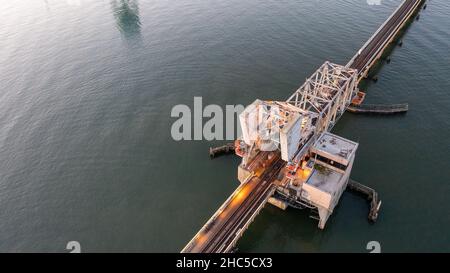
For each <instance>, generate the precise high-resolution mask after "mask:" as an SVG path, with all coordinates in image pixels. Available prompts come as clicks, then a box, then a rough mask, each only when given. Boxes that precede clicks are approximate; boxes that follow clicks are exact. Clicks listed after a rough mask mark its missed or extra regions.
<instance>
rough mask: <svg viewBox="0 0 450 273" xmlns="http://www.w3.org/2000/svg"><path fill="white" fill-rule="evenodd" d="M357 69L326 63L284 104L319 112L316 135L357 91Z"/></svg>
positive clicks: (326, 129)
mask: <svg viewBox="0 0 450 273" xmlns="http://www.w3.org/2000/svg"><path fill="white" fill-rule="evenodd" d="M357 78H358V71H357V70H356V69H352V68H348V67H345V66H342V65H338V64H334V63H330V62H328V61H327V62H325V63H324V64H323V65H322V66H321V67H320V68H319V69H317V70H316V72H314V74H312V76H311V77H309V78H308V79H306V82H305V83H304V84H303V85H302V86H300V88H299V89H297V91H295V93H294V94H292V95H291V96H290V97H289V99H287V101H286V102H287V103H289V104H292V105H294V106H296V107H298V108H300V109H302V110H305V111H310V112H314V113H316V114H318V118H317V120H316V121H315V122H314V124H313V125H315V127H316V134H315V135H316V136H317V135H319V134H320V133H322V132H324V131H329V130H331V128H333V126H334V124H336V122H337V121H338V119H339V118H340V117H341V116H342V114H343V113H344V112H345V109H346V108H347V106H348V105H349V104H350V102H351V100H352V98H353V97H354V96H355V95H356V93H357V91H358V90H357V89H358V87H357V85H358V81H357Z"/></svg>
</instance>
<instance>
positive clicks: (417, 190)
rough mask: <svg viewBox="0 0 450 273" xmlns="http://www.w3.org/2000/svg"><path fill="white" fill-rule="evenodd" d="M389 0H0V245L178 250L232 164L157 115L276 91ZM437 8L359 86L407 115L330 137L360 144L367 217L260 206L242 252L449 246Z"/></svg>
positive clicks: (341, 127) (340, 50)
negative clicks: (326, 216)
mask: <svg viewBox="0 0 450 273" xmlns="http://www.w3.org/2000/svg"><path fill="white" fill-rule="evenodd" d="M127 2H129V4H128V5H127V4H126V3H127ZM400 2H401V1H399V0H397V1H387V0H385V1H382V5H380V6H369V5H368V4H367V3H366V1H364V0H345V1H334V0H322V1H317V0H304V1H257V0H248V1H237V0H229V1H216V0H211V1H206V0H203V1H198V0H190V1H185V0H182V1H168V0H158V1H144V0H140V1H138V0H134V1H133V0H130V1H124V0H111V1H93V0H79V1H57V0H42V1H37V0H36V1H25V0H22V1H20V0H16V1H2V3H1V6H2V9H1V10H0V17H1V18H2V20H1V21H2V22H1V24H0V251H2V252H30V251H33V252H34V251H56V252H65V251H66V250H65V247H66V244H67V242H68V241H72V240H75V241H79V242H80V244H81V248H82V251H85V252H90V251H107V252H109V251H119V252H125V251H131V252H137V251H145V252H177V251H179V250H180V249H181V248H182V247H183V246H184V245H185V244H186V243H187V242H188V241H189V240H190V239H191V237H192V236H193V235H194V234H195V233H196V232H197V230H198V229H199V228H200V227H201V226H202V225H203V224H204V222H205V221H206V220H207V219H208V218H209V217H210V216H211V215H212V213H214V211H215V210H216V209H217V208H218V207H219V206H220V204H221V203H222V202H223V201H224V200H225V199H226V198H227V197H228V195H229V194H230V193H231V192H232V191H233V190H234V188H235V187H236V186H237V185H238V181H237V179H236V167H237V165H238V163H239V161H238V159H237V158H235V157H232V156H231V157H222V158H219V159H216V160H214V161H211V160H210V159H209V157H208V154H207V150H208V147H209V146H211V145H213V143H210V142H208V141H180V142H175V141H173V140H172V139H171V136H170V128H171V124H172V123H173V122H174V119H173V118H171V117H170V111H171V109H172V107H173V106H174V105H177V104H180V103H182V104H187V105H191V106H192V105H193V97H194V96H202V97H203V102H204V104H212V103H213V104H218V105H222V106H224V105H226V104H248V103H250V102H252V101H253V100H254V99H256V98H260V99H280V100H283V99H286V98H287V97H288V96H289V95H290V94H291V93H292V92H293V91H294V90H295V89H296V88H297V87H298V86H299V85H300V84H302V83H303V81H304V79H305V78H306V77H308V76H309V75H310V74H311V73H312V72H313V71H314V70H315V69H316V68H317V67H318V66H320V65H321V64H322V63H323V62H324V61H325V60H330V61H332V62H335V63H340V64H345V63H346V62H347V60H349V59H350V58H351V56H353V54H354V53H355V52H356V51H357V50H358V49H359V48H360V46H361V45H362V44H363V43H364V42H365V41H366V39H368V38H369V37H370V36H371V35H372V33H373V32H374V31H375V30H376V29H377V28H378V27H379V25H380V24H381V23H382V22H383V21H384V20H385V19H386V18H387V17H388V16H389V15H390V13H391V12H392V11H393V10H394V9H395V7H396V6H397V5H398V4H399V3H400ZM77 3H78V4H77ZM449 14H450V3H449V2H448V1H446V0H433V1H430V3H429V4H428V8H427V9H426V10H425V11H424V12H423V13H422V15H421V18H420V20H419V21H417V22H414V23H413V24H412V25H411V27H410V28H409V29H408V31H407V33H406V36H405V37H404V46H403V47H402V48H396V49H395V50H394V52H393V53H392V57H391V58H392V62H391V64H389V65H385V66H384V67H383V68H382V70H381V71H380V72H379V81H378V83H376V84H370V85H369V87H368V88H367V91H368V95H367V102H368V103H399V102H408V103H409V106H410V111H409V112H408V114H406V115H403V116H396V117H363V116H355V115H351V114H346V115H345V116H344V117H343V118H342V119H341V120H340V121H339V123H338V125H337V126H336V127H335V129H334V132H336V133H337V134H340V135H343V136H345V137H348V138H350V139H353V140H356V141H358V142H359V143H360V148H359V151H358V154H357V159H356V163H355V166H354V168H353V175H352V176H353V178H354V179H356V180H359V181H361V182H363V183H365V184H368V185H370V186H373V187H374V188H376V189H377V190H378V191H379V193H380V195H381V197H382V200H383V204H382V211H381V215H380V217H379V220H378V222H377V223H376V224H375V225H370V224H369V223H368V222H367V219H366V217H367V204H366V203H365V202H364V201H363V200H362V199H361V198H360V197H358V196H354V195H352V194H348V193H346V194H344V197H343V199H342V200H341V202H340V205H339V207H338V208H337V209H336V210H335V213H334V215H333V216H332V218H331V219H330V220H329V222H328V224H327V228H326V230H324V231H320V230H318V229H317V227H316V225H317V222H316V221H315V220H312V219H309V218H308V214H307V213H306V212H301V211H297V210H294V209H288V210H287V211H284V212H283V211H280V210H278V209H276V208H273V207H270V206H267V207H266V208H265V209H264V211H263V212H262V214H260V215H259V216H258V217H257V219H256V221H255V222H254V223H253V224H252V225H251V227H250V229H249V230H248V231H247V232H246V234H245V236H244V238H242V240H241V241H240V243H239V249H240V250H241V251H245V252H261V251H271V252H287V251H292V252H330V251H338V252H340V251H351V252H366V251H367V250H366V244H367V242H368V241H372V240H376V241H379V242H380V243H381V247H382V251H385V252H397V251H407V252H409V251H425V252H435V251H436V252H440V251H450V234H449V230H450V198H449V196H450V169H449V167H450V166H449V163H450V145H449V137H450V107H449V104H450V79H449V78H448V72H449V70H450V57H449V54H450V42H449V41H450V39H449V37H450V27H449V26H450V18H449V16H448V15H449Z"/></svg>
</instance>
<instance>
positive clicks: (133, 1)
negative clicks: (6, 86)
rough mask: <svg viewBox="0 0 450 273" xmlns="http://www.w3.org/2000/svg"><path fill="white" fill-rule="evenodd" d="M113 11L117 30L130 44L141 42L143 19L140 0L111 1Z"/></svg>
mask: <svg viewBox="0 0 450 273" xmlns="http://www.w3.org/2000/svg"><path fill="white" fill-rule="evenodd" d="M111 9H112V12H113V15H114V18H115V20H116V25H117V28H118V29H119V31H120V33H121V34H122V36H123V37H124V38H125V40H126V41H128V42H140V41H141V40H142V36H141V19H140V16H139V2H138V0H111Z"/></svg>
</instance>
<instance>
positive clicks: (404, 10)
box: [347, 0, 423, 77]
mask: <svg viewBox="0 0 450 273" xmlns="http://www.w3.org/2000/svg"><path fill="white" fill-rule="evenodd" d="M422 2H423V0H405V1H404V2H403V3H402V4H401V5H400V6H399V7H398V8H397V10H396V11H395V12H394V13H393V14H392V15H391V16H390V17H389V18H388V19H387V20H386V21H385V22H384V23H383V24H382V25H381V27H380V28H379V29H378V30H377V31H376V32H375V34H374V35H373V36H372V37H371V38H370V39H369V40H368V41H367V43H366V44H365V45H364V46H363V47H362V48H361V49H360V50H359V51H358V53H357V54H356V55H355V56H354V57H353V58H352V59H351V60H350V62H349V63H348V64H347V67H350V68H354V69H357V70H358V72H359V74H360V76H361V77H363V76H365V74H366V73H367V71H368V69H370V67H371V66H372V65H373V64H374V63H375V62H376V60H377V59H379V58H380V57H381V55H382V54H383V51H384V50H385V49H386V47H387V46H388V45H389V44H390V43H391V42H392V41H393V40H394V38H395V37H396V36H397V34H398V32H399V31H400V29H401V28H402V27H403V26H404V25H405V23H406V22H407V21H408V19H409V18H410V17H411V16H412V15H413V14H414V12H415V10H416V9H417V7H419V6H420V5H421V3H422Z"/></svg>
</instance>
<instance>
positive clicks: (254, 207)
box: [182, 156, 284, 253]
mask: <svg viewBox="0 0 450 273" xmlns="http://www.w3.org/2000/svg"><path fill="white" fill-rule="evenodd" d="M283 166H284V163H283V161H282V160H281V159H280V158H279V156H278V157H277V158H275V159H274V161H273V162H272V164H271V166H270V167H269V168H267V169H266V171H265V172H264V173H263V174H262V175H261V176H260V177H256V176H253V177H251V178H250V179H249V180H247V181H246V182H244V183H242V184H241V185H240V186H239V187H238V188H237V189H236V191H235V192H233V194H232V195H231V196H230V198H228V199H227V201H225V203H224V204H223V205H222V206H221V207H220V209H219V210H218V211H217V212H216V213H215V214H214V215H213V217H211V219H210V220H209V221H208V222H207V223H206V224H205V225H204V226H203V228H202V229H201V230H200V231H199V232H198V233H197V235H196V236H195V237H194V238H193V239H192V240H191V242H189V244H188V245H187V246H186V247H185V248H184V249H183V250H182V252H183V253H198V252H202V253H215V252H229V251H230V250H231V248H232V247H233V246H234V244H235V243H236V241H237V240H238V239H239V238H240V237H241V236H242V234H243V232H244V231H245V230H246V229H247V227H248V225H249V224H250V223H251V222H252V221H253V219H254V217H255V216H256V215H257V214H258V212H259V211H260V210H261V209H262V207H263V206H264V204H265V203H266V202H267V200H268V199H269V198H270V197H271V196H272V195H273V192H274V191H275V185H274V184H273V181H274V180H275V179H276V176H277V175H278V172H279V171H280V169H281V168H282V167H283Z"/></svg>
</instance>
